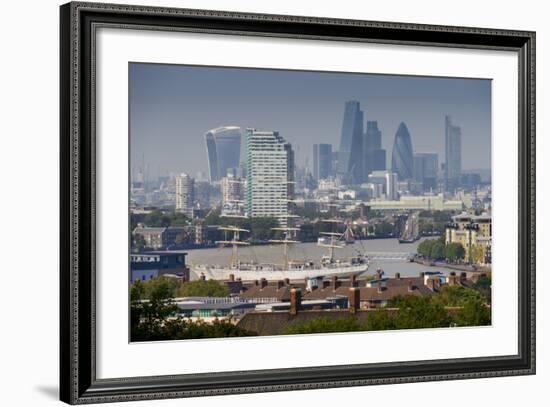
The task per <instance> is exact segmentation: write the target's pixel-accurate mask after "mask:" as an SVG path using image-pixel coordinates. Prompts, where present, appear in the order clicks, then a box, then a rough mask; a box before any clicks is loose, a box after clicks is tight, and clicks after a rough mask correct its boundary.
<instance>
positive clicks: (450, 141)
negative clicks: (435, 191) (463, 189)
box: [445, 115, 462, 191]
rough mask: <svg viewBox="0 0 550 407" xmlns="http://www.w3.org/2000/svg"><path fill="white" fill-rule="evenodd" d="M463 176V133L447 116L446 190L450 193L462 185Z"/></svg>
mask: <svg viewBox="0 0 550 407" xmlns="http://www.w3.org/2000/svg"><path fill="white" fill-rule="evenodd" d="M461 175H462V133H461V131H460V127H458V126H453V124H452V121H451V116H449V115H447V116H445V188H446V189H447V190H448V191H450V190H453V189H455V188H456V187H458V186H459V185H460V176H461Z"/></svg>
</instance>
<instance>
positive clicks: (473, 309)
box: [453, 300, 491, 326]
mask: <svg viewBox="0 0 550 407" xmlns="http://www.w3.org/2000/svg"><path fill="white" fill-rule="evenodd" d="M453 322H454V323H455V324H456V325H458V326H484V325H490V324H491V309H490V308H489V307H488V306H487V305H485V302H484V301H479V300H469V301H466V302H465V303H464V304H463V306H462V308H461V309H460V310H458V311H457V312H456V314H455V315H453Z"/></svg>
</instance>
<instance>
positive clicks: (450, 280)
mask: <svg viewBox="0 0 550 407" xmlns="http://www.w3.org/2000/svg"><path fill="white" fill-rule="evenodd" d="M447 281H448V283H447V284H449V285H457V284H458V279H457V278H456V273H455V272H454V271H451V272H450V273H449V277H448V279H447Z"/></svg>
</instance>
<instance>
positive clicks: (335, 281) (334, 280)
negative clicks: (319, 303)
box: [332, 276, 338, 291]
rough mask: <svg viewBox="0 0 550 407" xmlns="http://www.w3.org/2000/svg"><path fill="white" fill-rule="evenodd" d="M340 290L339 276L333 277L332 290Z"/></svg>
mask: <svg viewBox="0 0 550 407" xmlns="http://www.w3.org/2000/svg"><path fill="white" fill-rule="evenodd" d="M337 288H338V276H332V290H333V291H336V289H337Z"/></svg>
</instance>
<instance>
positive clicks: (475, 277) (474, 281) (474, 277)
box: [472, 273, 481, 284]
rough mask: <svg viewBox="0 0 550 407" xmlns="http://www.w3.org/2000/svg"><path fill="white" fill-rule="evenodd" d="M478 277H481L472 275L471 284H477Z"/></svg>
mask: <svg viewBox="0 0 550 407" xmlns="http://www.w3.org/2000/svg"><path fill="white" fill-rule="evenodd" d="M480 277H481V276H480V275H479V274H477V273H476V274H472V283H474V284H477V283H479V279H480Z"/></svg>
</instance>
